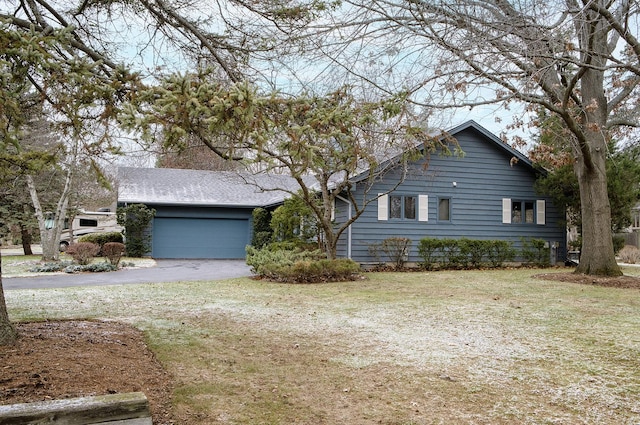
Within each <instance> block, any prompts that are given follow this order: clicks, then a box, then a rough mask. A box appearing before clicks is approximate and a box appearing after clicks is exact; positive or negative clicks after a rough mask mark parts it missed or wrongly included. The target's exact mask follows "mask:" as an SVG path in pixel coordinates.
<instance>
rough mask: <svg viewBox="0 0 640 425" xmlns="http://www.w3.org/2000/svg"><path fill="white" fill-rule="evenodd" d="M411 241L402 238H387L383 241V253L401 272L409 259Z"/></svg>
mask: <svg viewBox="0 0 640 425" xmlns="http://www.w3.org/2000/svg"><path fill="white" fill-rule="evenodd" d="M410 245H411V239H409V238H402V237H392V238H387V239H385V240H383V241H382V246H381V248H382V251H384V253H385V254H387V257H388V258H389V260H391V262H393V263H394V265H395V268H396V269H398V270H400V269H402V268H403V267H404V263H405V262H406V261H407V258H408V257H409V246H410Z"/></svg>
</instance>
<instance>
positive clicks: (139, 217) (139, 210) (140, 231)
mask: <svg viewBox="0 0 640 425" xmlns="http://www.w3.org/2000/svg"><path fill="white" fill-rule="evenodd" d="M155 215H156V210H155V209H153V208H149V207H147V206H146V205H144V204H131V205H127V206H126V207H121V208H118V211H117V220H118V224H119V225H121V226H124V228H125V230H124V234H125V237H126V243H125V245H126V247H127V255H128V256H130V257H142V256H144V255H145V254H147V253H148V252H149V251H151V236H150V232H149V225H150V223H151V220H153V217H154V216H155Z"/></svg>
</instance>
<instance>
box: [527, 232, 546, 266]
mask: <svg viewBox="0 0 640 425" xmlns="http://www.w3.org/2000/svg"><path fill="white" fill-rule="evenodd" d="M520 255H522V258H523V259H524V262H525V263H526V264H530V265H534V266H538V267H547V266H549V264H550V262H551V258H550V256H549V248H548V247H547V242H546V241H545V240H544V239H536V238H530V239H525V238H522V251H521V254H520Z"/></svg>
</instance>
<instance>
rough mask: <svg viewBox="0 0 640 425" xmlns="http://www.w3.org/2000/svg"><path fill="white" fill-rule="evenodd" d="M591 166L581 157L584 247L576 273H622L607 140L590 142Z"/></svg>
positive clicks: (602, 274) (577, 168)
mask: <svg viewBox="0 0 640 425" xmlns="http://www.w3.org/2000/svg"><path fill="white" fill-rule="evenodd" d="M590 147H591V150H590V151H591V161H590V162H591V166H588V165H586V164H585V161H584V160H582V159H579V160H578V161H577V163H576V166H575V170H576V174H577V176H578V182H579V186H580V204H581V209H582V249H581V254H580V263H579V265H578V268H577V269H576V273H585V274H589V275H601V276H620V275H622V271H621V270H620V267H619V266H618V264H617V262H616V258H615V253H614V251H613V238H612V233H611V207H610V205H609V195H608V191H607V175H606V171H605V157H606V153H605V148H606V146H605V143H604V140H602V141H601V142H600V143H598V142H593V141H592V142H591V143H590Z"/></svg>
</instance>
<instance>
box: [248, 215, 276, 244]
mask: <svg viewBox="0 0 640 425" xmlns="http://www.w3.org/2000/svg"><path fill="white" fill-rule="evenodd" d="M251 216H252V218H253V220H252V223H253V232H252V235H253V236H252V237H251V246H253V247H256V248H262V247H264V246H265V245H268V244H269V243H270V242H271V241H272V240H273V231H272V230H271V224H270V223H271V213H270V212H269V211H268V210H266V209H264V208H256V209H254V210H253V212H252V213H251Z"/></svg>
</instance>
